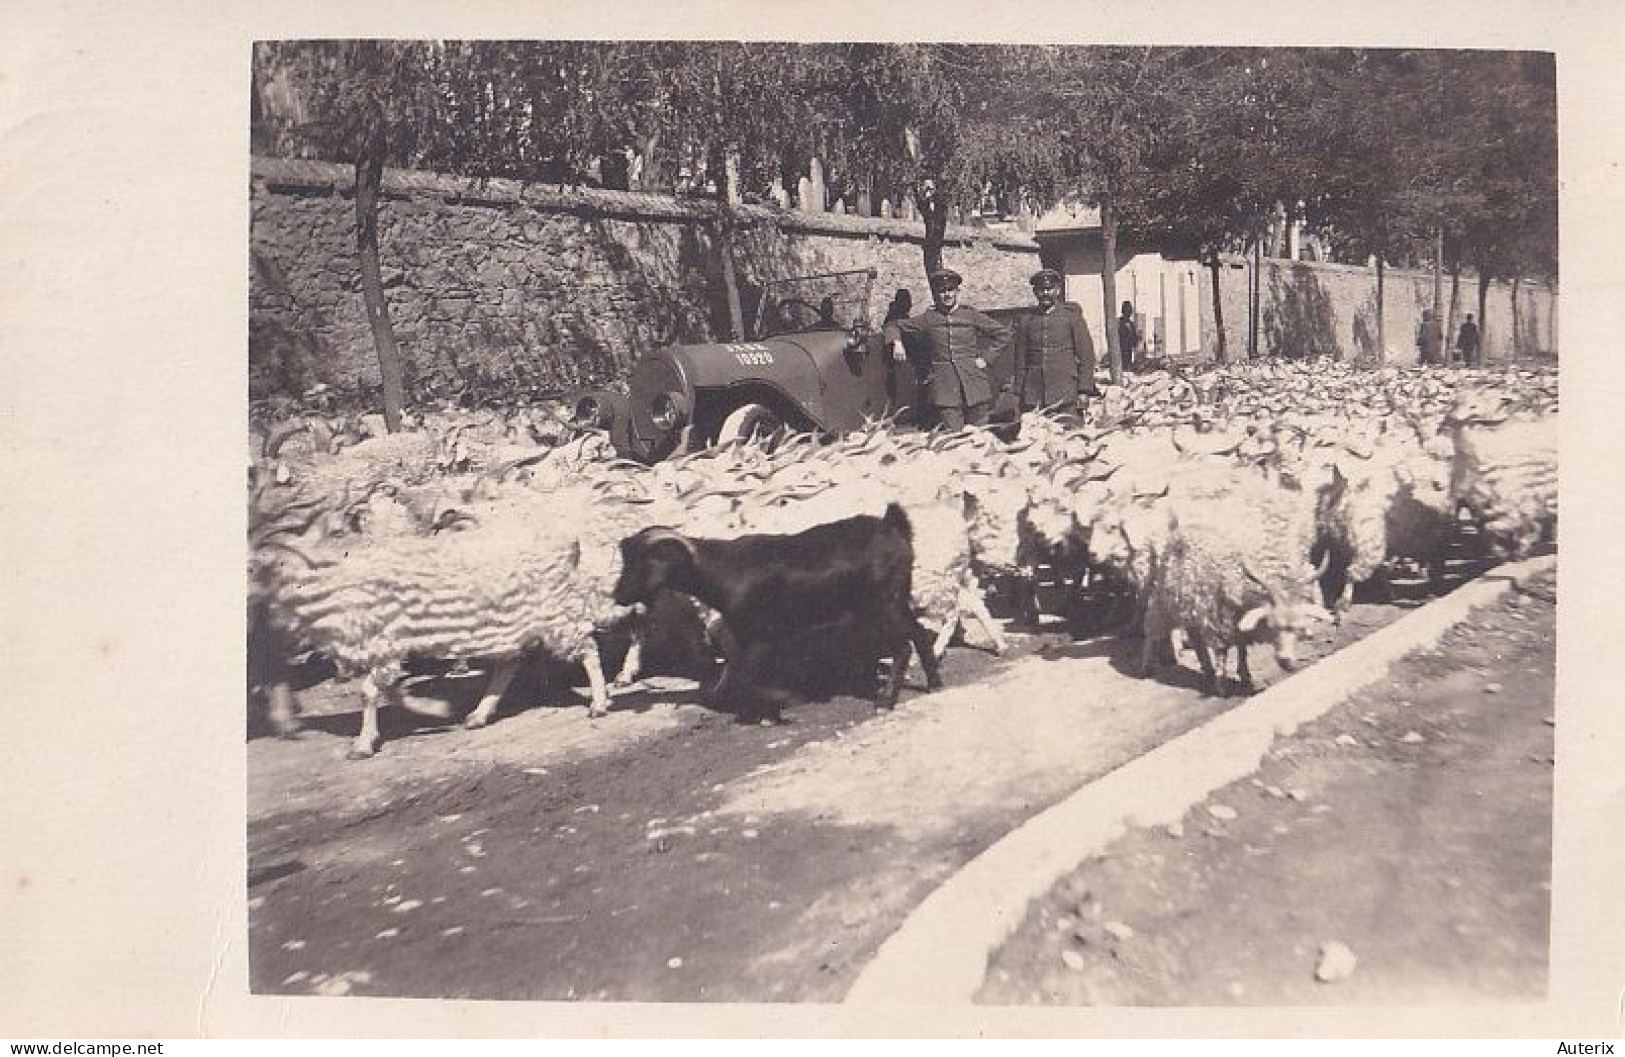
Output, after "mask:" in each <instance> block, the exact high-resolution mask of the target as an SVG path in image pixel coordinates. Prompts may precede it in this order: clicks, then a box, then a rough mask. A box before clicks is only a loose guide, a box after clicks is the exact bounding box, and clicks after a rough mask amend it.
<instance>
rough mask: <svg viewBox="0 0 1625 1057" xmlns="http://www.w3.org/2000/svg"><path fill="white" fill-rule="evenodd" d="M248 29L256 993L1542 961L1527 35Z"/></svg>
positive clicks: (1201, 994)
mask: <svg viewBox="0 0 1625 1057" xmlns="http://www.w3.org/2000/svg"><path fill="white" fill-rule="evenodd" d="M252 74H253V76H252V80H253V92H252V97H251V103H252V109H251V111H250V114H249V120H250V123H251V144H252V157H251V158H250V159H249V176H250V181H251V196H250V210H251V224H250V229H249V247H248V249H249V261H250V265H251V280H250V287H249V304H248V324H249V329H248V350H247V359H248V386H249V405H248V406H249V422H248V442H249V447H250V452H249V455H250V459H249V476H248V488H249V492H248V498H249V547H250V549H249V555H248V558H249V562H248V571H249V578H248V595H247V601H248V679H249V686H248V691H249V694H250V699H249V708H250V711H249V713H248V720H249V723H248V738H249V740H248V742H247V757H248V758H247V769H248V802H247V808H248V817H247V820H246V823H247V859H248V861H247V889H248V903H247V906H248V947H249V959H250V975H251V985H252V989H253V991H254V992H255V993H257V994H290V995H292V994H300V995H305V994H309V995H380V996H396V997H418V998H472V999H548V1000H591V1001H600V1002H624V1001H643V1002H648V1001H654V1002H671V1001H684V1002H841V1001H851V1002H871V1003H873V1002H886V1001H898V1000H918V1001H959V1002H976V1003H989V1004H995V1005H1015V1004H1058V1005H1107V1006H1121V1005H1147V1006H1214V1005H1227V1004H1239V1005H1293V1006H1300V1005H1318V1004H1406V1003H1456V1002H1494V1001H1536V1000H1539V999H1541V998H1542V997H1543V996H1544V994H1545V992H1546V986H1547V970H1548V964H1547V957H1548V954H1547V952H1548V946H1549V939H1550V927H1549V914H1550V904H1551V894H1550V893H1551V883H1550V882H1551V865H1552V788H1553V772H1554V749H1553V745H1554V727H1555V722H1556V721H1555V718H1554V717H1555V711H1554V694H1555V684H1554V668H1555V614H1556V605H1557V586H1556V557H1555V555H1556V529H1557V470H1558V460H1557V428H1558V364H1559V324H1558V320H1559V311H1558V303H1559V288H1560V287H1559V275H1558V258H1557V247H1558V230H1557V208H1558V182H1557V109H1556V106H1557V103H1556V63H1555V58H1554V56H1553V55H1552V54H1551V53H1549V52H1530V51H1522V52H1520V51H1471V50H1439V49H1383V48H1352V47H1351V48H1304V47H1297V48H1292V47H1272V48H1258V47H1194V46H1192V47H1183V46H1162V45H1158V46H1106V45H1036V44H1035V45H1024V44H955V43H785V42H742V41H685V40H655V41H643V40H639V41H615V40H604V41H579V40H570V41H545V40H524V41H515V40H503V41H497V40H490V41H487V40H478V41H470V40H364V41H363V40H356V41H344V40H319V41H313V40H264V41H259V42H256V44H255V46H254V49H253V71H252ZM1193 757H1195V760H1193Z"/></svg>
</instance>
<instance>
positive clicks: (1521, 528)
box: [1445, 393, 1557, 557]
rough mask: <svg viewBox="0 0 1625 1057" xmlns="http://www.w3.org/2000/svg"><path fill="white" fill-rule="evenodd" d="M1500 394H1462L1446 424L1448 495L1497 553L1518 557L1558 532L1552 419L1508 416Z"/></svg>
mask: <svg viewBox="0 0 1625 1057" xmlns="http://www.w3.org/2000/svg"><path fill="white" fill-rule="evenodd" d="M1510 403H1511V399H1510V398H1509V397H1507V396H1504V395H1500V396H1497V395H1494V394H1485V393H1469V394H1465V395H1464V396H1463V397H1462V399H1461V400H1460V401H1459V402H1458V404H1457V406H1456V407H1455V409H1454V410H1453V411H1452V412H1451V414H1450V416H1449V417H1448V418H1447V419H1446V421H1445V428H1446V429H1447V430H1448V431H1449V434H1450V439H1451V443H1452V445H1453V447H1454V452H1453V457H1452V461H1451V469H1450V496H1451V500H1452V502H1454V503H1459V504H1460V505H1462V506H1465V507H1466V508H1467V510H1468V511H1469V512H1470V513H1471V514H1472V516H1473V517H1474V518H1475V519H1476V520H1477V522H1478V523H1479V526H1480V529H1481V531H1483V532H1484V534H1485V535H1486V536H1487V537H1488V539H1489V541H1490V545H1491V547H1493V548H1494V550H1495V552H1496V553H1497V554H1501V555H1508V554H1510V555H1512V556H1515V557H1521V556H1523V555H1525V554H1527V553H1528V552H1529V551H1530V549H1531V548H1533V547H1534V545H1535V544H1536V543H1538V542H1540V541H1541V540H1542V539H1549V538H1551V537H1552V535H1553V534H1554V533H1555V531H1556V527H1557V419H1556V416H1555V415H1550V414H1547V415H1543V416H1541V417H1534V418H1531V417H1509V413H1508V405H1509V404H1510Z"/></svg>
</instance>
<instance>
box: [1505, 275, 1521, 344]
mask: <svg viewBox="0 0 1625 1057" xmlns="http://www.w3.org/2000/svg"><path fill="white" fill-rule="evenodd" d="M1522 284H1523V276H1521V275H1514V276H1513V277H1512V343H1511V344H1510V345H1509V346H1508V349H1509V350H1510V351H1509V352H1508V353H1507V358H1508V362H1510V363H1516V362H1517V361H1518V359H1519V352H1520V350H1519V348H1518V346H1519V345H1521V344H1522V343H1523V327H1522V326H1520V324H1521V323H1522V322H1523V318H1522V315H1521V314H1520V313H1519V311H1518V287H1519V286H1521V285H1522Z"/></svg>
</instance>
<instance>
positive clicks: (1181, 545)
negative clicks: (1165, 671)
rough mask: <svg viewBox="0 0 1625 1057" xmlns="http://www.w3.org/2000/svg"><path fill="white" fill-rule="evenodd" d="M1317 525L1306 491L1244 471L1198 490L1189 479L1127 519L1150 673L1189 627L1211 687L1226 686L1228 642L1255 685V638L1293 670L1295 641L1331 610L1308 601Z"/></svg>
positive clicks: (1245, 678)
mask: <svg viewBox="0 0 1625 1057" xmlns="http://www.w3.org/2000/svg"><path fill="white" fill-rule="evenodd" d="M1313 530H1314V518H1313V508H1312V506H1311V505H1310V504H1309V503H1308V502H1307V501H1306V500H1305V498H1304V497H1303V496H1302V495H1299V494H1295V493H1293V492H1290V491H1288V490H1285V489H1282V488H1280V487H1278V486H1276V485H1274V484H1271V483H1270V482H1268V481H1266V480H1264V479H1262V478H1260V477H1258V476H1257V475H1255V474H1251V473H1248V472H1245V471H1241V470H1232V471H1231V472H1230V473H1228V474H1219V473H1215V474H1214V475H1213V476H1212V477H1211V478H1210V479H1209V480H1207V481H1206V482H1204V484H1203V485H1200V486H1199V485H1197V484H1195V483H1194V482H1191V481H1187V482H1184V484H1183V487H1182V489H1181V490H1180V491H1178V492H1175V493H1173V494H1171V495H1169V496H1168V497H1166V498H1164V499H1160V500H1154V501H1152V502H1151V503H1150V504H1149V506H1148V508H1147V510H1146V511H1145V516H1144V517H1143V518H1141V519H1138V520H1137V519H1135V518H1132V517H1131V518H1128V519H1126V520H1124V521H1123V522H1121V523H1120V525H1119V531H1120V532H1122V533H1123V534H1124V536H1125V539H1126V540H1127V542H1128V544H1129V547H1130V550H1131V553H1133V554H1135V555H1136V556H1137V557H1138V558H1139V559H1140V560H1141V561H1142V562H1143V564H1141V565H1139V566H1138V568H1137V571H1136V575H1138V576H1140V577H1143V590H1144V605H1145V615H1144V623H1143V631H1144V643H1143V648H1142V657H1141V663H1142V667H1143V668H1144V669H1145V670H1146V671H1147V672H1148V673H1149V671H1150V670H1151V669H1152V668H1153V667H1154V665H1155V664H1156V663H1157V662H1158V661H1160V660H1161V659H1162V654H1161V651H1162V650H1164V649H1165V648H1166V647H1165V644H1166V643H1167V641H1168V637H1169V635H1170V633H1172V632H1174V631H1183V632H1184V634H1185V636H1186V637H1187V639H1188V640H1189V641H1190V643H1191V645H1192V647H1193V648H1194V649H1195V651H1196V655H1197V660H1198V662H1199V663H1200V664H1201V666H1202V673H1203V675H1204V677H1205V679H1206V685H1207V687H1208V688H1209V689H1210V690H1218V689H1220V688H1221V686H1222V677H1223V674H1224V668H1225V655H1226V652H1227V650H1228V649H1229V648H1230V647H1235V648H1236V649H1237V654H1238V656H1237V675H1238V678H1239V679H1240V681H1241V683H1242V685H1243V686H1244V687H1248V688H1250V686H1251V683H1252V675H1251V672H1250V671H1249V669H1248V665H1247V651H1246V647H1247V645H1248V644H1249V643H1252V642H1259V641H1268V642H1270V643H1271V644H1272V645H1273V647H1274V650H1275V656H1276V660H1277V661H1278V663H1280V665H1281V666H1282V667H1283V668H1287V669H1289V670H1290V669H1291V668H1293V667H1294V666H1295V665H1296V645H1297V639H1298V637H1299V636H1300V635H1302V634H1303V633H1304V632H1305V631H1306V630H1307V629H1308V627H1309V625H1310V624H1312V623H1313V622H1314V621H1316V620H1322V619H1327V618H1328V616H1329V615H1328V614H1327V613H1326V612H1325V610H1324V609H1322V608H1321V607H1320V606H1318V605H1316V604H1314V603H1313V602H1310V601H1307V600H1306V599H1305V597H1304V595H1305V591H1306V587H1307V585H1308V584H1309V583H1311V582H1312V581H1313V580H1314V579H1315V578H1316V577H1317V576H1318V575H1319V573H1320V570H1318V569H1314V568H1312V567H1311V566H1310V565H1309V562H1308V554H1309V548H1310V543H1311V541H1312V539H1313V534H1314V532H1313ZM1142 534H1143V535H1142ZM1147 536H1149V537H1152V538H1145V537H1147ZM1210 650H1212V651H1215V652H1216V660H1217V665H1218V666H1217V668H1216V667H1215V663H1214V661H1215V657H1214V656H1213V655H1212V654H1210Z"/></svg>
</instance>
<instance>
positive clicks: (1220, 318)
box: [1208, 253, 1230, 363]
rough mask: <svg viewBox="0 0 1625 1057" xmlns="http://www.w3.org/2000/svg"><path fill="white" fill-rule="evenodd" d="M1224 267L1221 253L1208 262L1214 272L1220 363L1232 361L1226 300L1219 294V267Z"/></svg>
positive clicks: (1214, 313) (1214, 318)
mask: <svg viewBox="0 0 1625 1057" xmlns="http://www.w3.org/2000/svg"><path fill="white" fill-rule="evenodd" d="M1221 267H1222V265H1221V263H1220V261H1219V255H1218V254H1216V253H1215V254H1214V255H1213V259H1212V260H1211V261H1209V262H1208V270H1209V271H1210V272H1211V273H1212V274H1213V325H1214V326H1215V327H1217V328H1218V332H1219V347H1218V352H1217V354H1216V358H1217V359H1218V362H1220V363H1229V362H1230V352H1229V344H1228V342H1227V341H1226V339H1225V336H1224V300H1223V298H1221V297H1220V296H1219V269H1220V268H1221Z"/></svg>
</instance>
